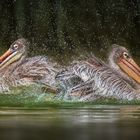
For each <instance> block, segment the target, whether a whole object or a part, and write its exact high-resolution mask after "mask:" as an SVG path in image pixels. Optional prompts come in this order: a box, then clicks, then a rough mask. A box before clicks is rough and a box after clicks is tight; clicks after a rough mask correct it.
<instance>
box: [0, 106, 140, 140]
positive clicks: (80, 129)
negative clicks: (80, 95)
mask: <svg viewBox="0 0 140 140" xmlns="http://www.w3.org/2000/svg"><path fill="white" fill-rule="evenodd" d="M139 130H140V106H103V105H102V106H101V105H98V106H96V105H92V106H90V107H89V106H85V107H72V108H71V107H62V108H61V107H60V108H53V107H51V108H50V107H46V108H35V109H29V108H9V107H8V108H0V140H32V139H33V140H99V139H107V140H132V139H134V140H137V139H139V138H140V133H139Z"/></svg>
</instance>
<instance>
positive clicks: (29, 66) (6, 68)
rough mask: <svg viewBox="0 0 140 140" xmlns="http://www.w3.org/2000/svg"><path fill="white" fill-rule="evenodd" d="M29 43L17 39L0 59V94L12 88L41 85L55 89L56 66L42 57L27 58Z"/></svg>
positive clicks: (22, 39)
mask: <svg viewBox="0 0 140 140" xmlns="http://www.w3.org/2000/svg"><path fill="white" fill-rule="evenodd" d="M28 47H29V42H28V41H27V40H26V39H24V38H21V39H18V40H16V41H15V42H14V43H12V44H11V46H10V48H9V49H8V51H6V52H5V53H4V54H3V55H2V56H1V57H0V93H7V92H6V91H9V90H10V89H11V88H13V87H18V86H23V85H31V84H35V83H42V84H45V85H47V86H48V87H51V88H52V89H54V90H55V89H56V87H55V75H56V73H57V72H58V69H57V68H55V66H56V64H55V63H52V62H51V61H49V60H48V59H47V58H46V57H44V56H35V57H29V58H27V50H28Z"/></svg>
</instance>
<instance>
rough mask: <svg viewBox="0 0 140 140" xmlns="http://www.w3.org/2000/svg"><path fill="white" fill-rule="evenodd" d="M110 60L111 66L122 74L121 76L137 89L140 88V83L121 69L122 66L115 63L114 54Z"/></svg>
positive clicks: (110, 56)
mask: <svg viewBox="0 0 140 140" xmlns="http://www.w3.org/2000/svg"><path fill="white" fill-rule="evenodd" d="M108 62H109V66H110V67H111V68H113V69H114V70H115V71H116V73H117V74H118V75H120V77H121V78H123V79H124V80H125V81H126V82H127V83H128V84H130V85H131V86H132V87H133V88H135V89H140V85H139V84H138V83H137V82H136V81H134V80H133V79H132V78H130V77H129V76H128V75H127V74H126V73H124V72H123V71H122V70H121V69H120V67H119V66H118V65H117V64H116V63H115V61H114V58H113V55H112V54H110V55H109V59H108Z"/></svg>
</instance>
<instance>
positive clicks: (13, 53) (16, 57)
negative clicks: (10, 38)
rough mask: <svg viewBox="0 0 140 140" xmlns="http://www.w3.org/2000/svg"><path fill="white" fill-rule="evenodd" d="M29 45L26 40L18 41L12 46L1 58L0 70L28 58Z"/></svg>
mask: <svg viewBox="0 0 140 140" xmlns="http://www.w3.org/2000/svg"><path fill="white" fill-rule="evenodd" d="M28 45H29V43H28V42H27V41H26V40H25V39H24V38H21V39H18V40H16V41H15V42H14V43H12V44H11V46H10V48H9V49H8V50H7V51H6V52H5V53H4V54H3V55H2V56H1V57H0V70H1V69H3V68H5V67H7V66H9V65H10V64H13V63H16V62H20V60H23V58H25V56H26V49H27V47H28Z"/></svg>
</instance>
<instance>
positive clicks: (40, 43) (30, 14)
mask: <svg viewBox="0 0 140 140" xmlns="http://www.w3.org/2000/svg"><path fill="white" fill-rule="evenodd" d="M19 37H25V38H27V39H28V40H29V41H30V42H31V46H30V51H29V55H37V54H43V55H50V56H53V57H54V58H56V59H57V60H64V59H63V58H65V61H66V60H67V59H70V58H71V57H72V56H79V55H82V54H85V53H86V52H93V53H96V55H97V56H99V57H104V56H106V54H107V49H108V48H109V47H110V46H111V44H114V43H116V44H120V45H124V46H126V47H128V48H129V49H130V51H131V52H132V53H133V54H134V55H135V56H139V55H140V51H139V45H140V1H138V0H107V1H105V0H3V1H0V53H2V52H3V51H5V50H6V49H7V48H8V47H9V45H10V44H11V43H12V42H13V41H14V40H16V39H17V38H19Z"/></svg>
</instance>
